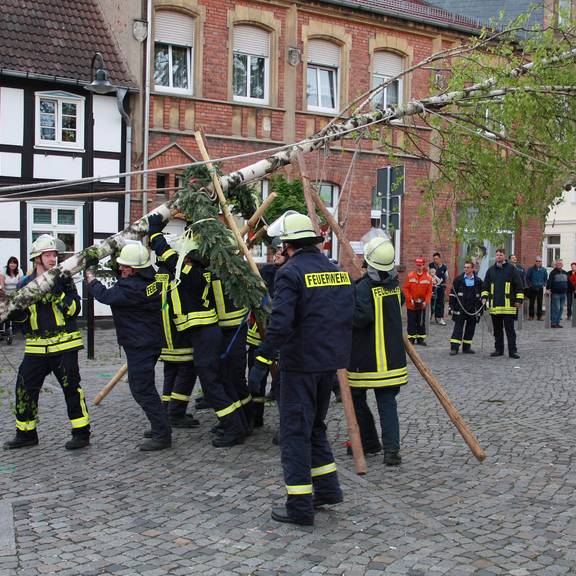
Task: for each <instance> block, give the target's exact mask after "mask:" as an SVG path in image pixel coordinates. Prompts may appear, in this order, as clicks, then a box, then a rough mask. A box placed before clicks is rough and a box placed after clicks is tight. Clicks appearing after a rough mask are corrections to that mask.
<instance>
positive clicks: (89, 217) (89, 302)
mask: <svg viewBox="0 0 576 576" xmlns="http://www.w3.org/2000/svg"><path fill="white" fill-rule="evenodd" d="M90 70H91V72H92V82H91V83H90V84H89V85H88V86H84V88H85V89H86V90H88V91H89V92H91V93H92V94H99V95H104V94H112V93H116V96H117V104H118V109H119V111H120V113H121V115H122V117H123V118H124V119H125V120H126V119H128V115H127V114H126V112H125V111H124V107H123V104H122V102H123V100H124V96H125V95H126V92H127V91H126V89H124V88H117V87H116V86H114V85H113V84H111V83H110V81H109V80H108V71H107V70H106V67H105V65H104V58H103V57H102V54H100V52H96V53H95V54H94V56H93V58H92V64H91V66H90ZM120 95H122V97H121V98H120ZM93 110H94V98H93V97H92V98H90V117H91V119H92V122H91V124H90V125H91V126H92V132H91V137H90V141H91V143H92V146H91V147H90V149H89V162H88V166H89V168H88V170H89V175H90V176H94V136H93V134H94V132H93V130H94V112H93ZM128 120H129V119H128ZM93 192H94V182H91V183H90V193H91V194H92V193H93ZM86 243H87V245H88V246H92V245H93V244H94V201H93V199H92V198H89V199H88V204H87V206H86ZM84 290H86V291H87V286H84ZM85 302H86V330H87V338H86V340H87V341H86V348H87V354H88V359H89V360H94V297H93V296H92V295H91V294H90V293H89V292H88V294H87V296H86V297H85Z"/></svg>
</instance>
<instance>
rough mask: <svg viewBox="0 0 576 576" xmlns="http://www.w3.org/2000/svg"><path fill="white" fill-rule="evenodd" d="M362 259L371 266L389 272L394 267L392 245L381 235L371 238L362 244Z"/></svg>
mask: <svg viewBox="0 0 576 576" xmlns="http://www.w3.org/2000/svg"><path fill="white" fill-rule="evenodd" d="M364 259H365V260H366V262H368V264H369V265H370V266H372V268H375V269H376V270H380V271H382V272H390V270H392V269H393V268H394V245H393V244H392V242H391V241H390V239H389V238H385V237H383V236H380V237H378V238H372V240H370V241H368V242H367V243H366V244H364Z"/></svg>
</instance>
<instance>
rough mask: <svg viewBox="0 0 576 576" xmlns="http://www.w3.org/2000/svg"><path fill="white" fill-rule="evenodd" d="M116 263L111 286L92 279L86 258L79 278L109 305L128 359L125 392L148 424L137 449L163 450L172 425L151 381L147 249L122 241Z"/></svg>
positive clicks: (154, 289) (154, 299) (155, 304)
mask: <svg viewBox="0 0 576 576" xmlns="http://www.w3.org/2000/svg"><path fill="white" fill-rule="evenodd" d="M116 262H117V263H118V264H119V269H120V278H119V279H118V282H117V283H116V284H115V285H114V286H112V287H111V288H106V287H105V286H104V285H103V284H102V283H101V282H100V281H99V280H96V278H95V276H94V271H93V269H92V268H90V266H91V264H92V262H91V261H88V262H87V266H88V267H87V268H86V270H85V272H84V277H85V280H86V283H87V285H88V290H89V292H90V294H92V296H94V298H96V300H98V302H102V304H107V305H108V306H110V308H111V309H112V317H113V318H114V325H115V327H116V338H117V340H118V344H119V345H120V346H122V348H123V349H124V353H125V354H126V362H127V363H128V384H129V386H130V392H131V393H132V396H133V397H134V400H136V402H137V403H138V405H139V406H140V407H141V408H142V410H143V411H144V414H146V417H147V418H148V420H149V422H150V425H151V426H152V431H151V433H150V438H148V439H147V440H145V441H144V442H143V443H142V444H140V450H143V451H146V452H149V451H155V450H163V449H165V448H170V446H171V445H172V428H171V427H170V422H169V420H168V416H167V414H166V412H165V410H164V408H163V407H162V401H161V400H160V396H159V395H158V391H157V390H156V384H155V381H154V380H155V376H154V367H155V366H156V362H157V360H158V357H159V356H160V352H161V349H162V312H161V306H162V300H161V291H162V288H161V285H160V284H159V283H158V282H156V280H155V277H154V276H155V270H154V268H153V267H152V264H151V262H150V255H149V253H148V250H147V249H146V248H145V247H144V246H143V245H142V244H141V243H140V242H138V243H131V244H126V245H125V246H124V247H123V248H122V250H121V251H120V254H119V256H118V257H117V259H116ZM128 428H132V429H138V428H139V426H137V425H136V424H134V425H132V426H128Z"/></svg>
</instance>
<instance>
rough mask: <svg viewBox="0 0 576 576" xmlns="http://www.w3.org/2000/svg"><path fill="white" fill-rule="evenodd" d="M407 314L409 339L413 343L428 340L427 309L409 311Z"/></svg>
mask: <svg viewBox="0 0 576 576" xmlns="http://www.w3.org/2000/svg"><path fill="white" fill-rule="evenodd" d="M406 312H407V316H408V327H407V332H408V338H409V339H410V341H411V342H412V343H414V342H416V341H418V340H424V339H425V338H426V324H425V318H424V314H425V313H426V311H425V309H420V310H410V309H407V310H406Z"/></svg>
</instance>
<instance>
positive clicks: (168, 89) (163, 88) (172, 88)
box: [152, 40, 194, 94]
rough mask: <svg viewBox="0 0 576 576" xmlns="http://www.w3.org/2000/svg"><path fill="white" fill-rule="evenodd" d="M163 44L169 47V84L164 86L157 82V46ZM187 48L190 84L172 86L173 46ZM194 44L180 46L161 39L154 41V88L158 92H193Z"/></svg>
mask: <svg viewBox="0 0 576 576" xmlns="http://www.w3.org/2000/svg"><path fill="white" fill-rule="evenodd" d="M158 44H162V45H163V46H167V47H168V82H169V85H168V86H162V85H161V84H156V78H155V76H156V74H155V72H156V46H157V45H158ZM173 46H176V47H177V48H186V67H187V70H188V86H187V87H186V88H177V87H175V86H172V47H173ZM192 51H193V48H192V46H180V45H178V44H170V43H168V42H162V41H161V40H156V41H155V42H154V70H153V72H152V74H153V75H154V90H155V91H156V92H166V93H170V94H192V91H193V86H194V80H193V78H192V62H193V60H192Z"/></svg>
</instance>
